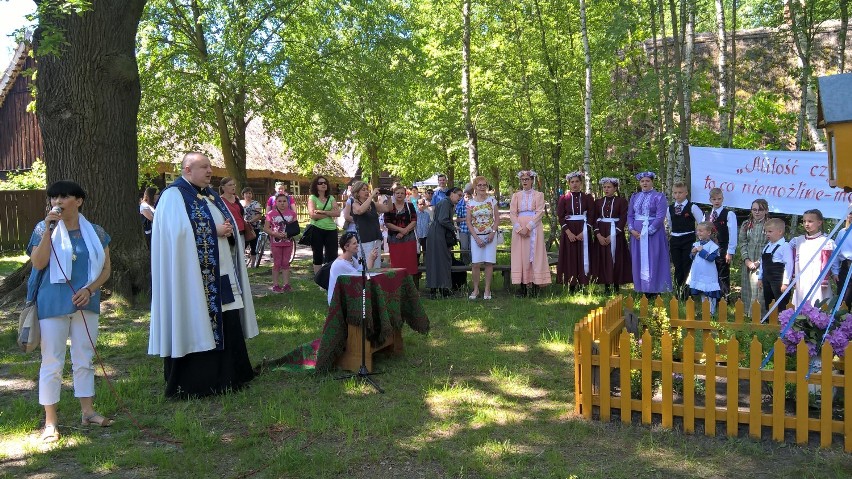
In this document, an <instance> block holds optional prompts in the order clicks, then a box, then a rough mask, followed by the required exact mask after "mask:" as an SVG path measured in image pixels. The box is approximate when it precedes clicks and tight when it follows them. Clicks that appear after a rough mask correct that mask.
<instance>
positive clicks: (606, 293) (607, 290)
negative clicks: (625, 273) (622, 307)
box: [603, 284, 612, 296]
mask: <svg viewBox="0 0 852 479" xmlns="http://www.w3.org/2000/svg"><path fill="white" fill-rule="evenodd" d="M603 294H604V296H609V295H611V294H612V285H609V284H605V285H604V291H603Z"/></svg>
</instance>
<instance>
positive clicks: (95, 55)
mask: <svg viewBox="0 0 852 479" xmlns="http://www.w3.org/2000/svg"><path fill="white" fill-rule="evenodd" d="M144 5H145V0H125V1H114V0H93V1H92V9H91V10H90V11H87V12H85V13H82V14H80V15H77V14H56V15H53V16H44V17H42V19H41V23H40V25H39V28H38V30H37V31H36V34H35V38H34V44H35V49H36V59H37V61H38V70H39V72H38V75H37V79H36V87H37V97H36V101H37V105H38V106H37V109H36V115H37V117H38V121H39V125H40V126H41V133H42V139H43V141H44V162H45V164H46V165H47V183H48V184H50V183H53V182H55V181H57V180H61V179H71V180H74V181H76V182H77V183H79V184H80V185H81V186H82V187H83V189H85V190H86V192H87V194H88V196H89V197H88V198H87V199H86V201H85V203H84V205H83V211H84V213H85V215H86V217H87V218H88V219H90V220H91V221H92V222H93V223H96V224H99V225H101V226H102V227H103V228H104V229H105V230H106V231H107V233H108V234H109V235H110V237H111V238H112V240H111V242H110V244H109V248H110V256H111V259H112V276H111V278H110V280H109V283H107V285H108V287H109V288H111V289H112V290H113V291H114V292H116V293H119V294H121V295H123V296H125V297H126V298H127V299H130V300H132V299H133V298H134V297H135V296H136V295H137V294H138V293H140V292H143V291H144V292H149V291H150V287H151V282H150V277H151V276H150V267H149V265H150V256H149V253H148V251H147V248H146V246H145V241H144V240H143V237H142V229H141V228H140V227H139V210H138V207H137V205H138V202H139V198H138V197H137V192H138V190H139V188H138V183H137V177H138V162H137V142H136V115H137V113H138V110H139V99H140V94H141V93H140V85H139V73H138V70H137V67H136V52H135V48H136V29H137V27H138V25H139V19H140V18H141V16H142V9H143V7H144ZM57 30H60V31H63V32H64V35H65V42H64V43H63V44H62V46H61V53H60V54H59V56H58V57H57V56H53V55H41V54H40V52H39V44H40V42H41V41H43V40H44V39H45V38H46V37H43V35H45V34H46V33H50V32H55V31H57Z"/></svg>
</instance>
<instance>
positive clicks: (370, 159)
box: [361, 142, 381, 188]
mask: <svg viewBox="0 0 852 479" xmlns="http://www.w3.org/2000/svg"><path fill="white" fill-rule="evenodd" d="M361 171H363V172H366V173H367V175H368V177H369V178H368V179H367V180H366V181H367V182H368V183H370V184H371V185H373V188H378V187H379V177H380V175H381V171H380V169H379V147H378V146H377V145H376V144H375V143H372V142H370V143H367V165H366V168H364V165H361ZM362 176H363V173H362Z"/></svg>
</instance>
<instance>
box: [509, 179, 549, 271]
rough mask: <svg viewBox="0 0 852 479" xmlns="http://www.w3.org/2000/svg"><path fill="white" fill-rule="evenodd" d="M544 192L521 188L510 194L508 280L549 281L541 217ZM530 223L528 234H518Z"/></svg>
mask: <svg viewBox="0 0 852 479" xmlns="http://www.w3.org/2000/svg"><path fill="white" fill-rule="evenodd" d="M544 204H545V203H544V193H542V192H539V191H535V190H533V189H530V190H521V191H518V192H516V193H515V194H514V195H512V202H511V203H510V205H509V217H510V218H511V220H512V284H537V285H546V284H550V265H548V262H547V250H546V249H545V248H544V231H542V227H541V217H542V215H543V214H544ZM524 226H529V227H530V234H529V236H526V237H524V236H521V235H520V234H518V230H520V229H521V228H522V227H524Z"/></svg>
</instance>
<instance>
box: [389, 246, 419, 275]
mask: <svg viewBox="0 0 852 479" xmlns="http://www.w3.org/2000/svg"><path fill="white" fill-rule="evenodd" d="M388 247H389V248H390V261H391V267H392V268H402V269H404V270H406V271H408V274H411V275H415V274H417V240H413V241H406V242H404V243H388Z"/></svg>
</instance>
